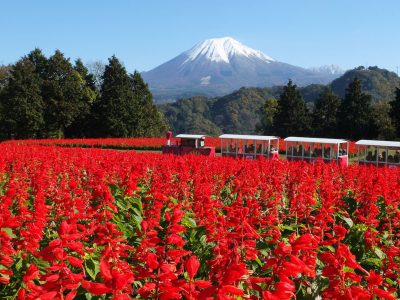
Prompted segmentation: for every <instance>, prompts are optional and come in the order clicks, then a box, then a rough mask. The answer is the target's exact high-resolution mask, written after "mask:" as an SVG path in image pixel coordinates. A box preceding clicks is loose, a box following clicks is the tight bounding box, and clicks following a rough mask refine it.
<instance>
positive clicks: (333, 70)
mask: <svg viewBox="0 0 400 300" xmlns="http://www.w3.org/2000/svg"><path fill="white" fill-rule="evenodd" d="M310 70H311V71H313V72H317V73H327V74H332V75H339V76H340V75H343V74H344V72H345V70H343V69H342V68H341V67H340V66H338V65H324V66H319V67H312V68H310Z"/></svg>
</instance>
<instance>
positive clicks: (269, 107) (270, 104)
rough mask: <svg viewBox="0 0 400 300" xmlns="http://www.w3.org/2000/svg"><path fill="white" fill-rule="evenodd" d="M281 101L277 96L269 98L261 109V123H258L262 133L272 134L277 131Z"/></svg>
mask: <svg viewBox="0 0 400 300" xmlns="http://www.w3.org/2000/svg"><path fill="white" fill-rule="evenodd" d="M278 109H279V103H278V100H276V99H275V98H268V99H267V101H265V104H264V106H263V108H262V110H261V123H260V124H258V125H257V128H258V131H259V132H261V133H262V134H266V135H271V134H273V133H275V125H276V124H275V117H276V114H277V113H278Z"/></svg>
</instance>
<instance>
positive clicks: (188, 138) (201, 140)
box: [162, 131, 215, 157]
mask: <svg viewBox="0 0 400 300" xmlns="http://www.w3.org/2000/svg"><path fill="white" fill-rule="evenodd" d="M171 137H172V132H170V131H168V132H167V134H166V138H167V143H166V145H164V146H163V147H162V153H169V154H175V155H185V154H200V155H205V156H211V157H215V147H206V146H205V138H206V136H205V135H201V134H178V135H177V136H176V138H179V139H180V140H179V141H177V142H176V143H175V144H171Z"/></svg>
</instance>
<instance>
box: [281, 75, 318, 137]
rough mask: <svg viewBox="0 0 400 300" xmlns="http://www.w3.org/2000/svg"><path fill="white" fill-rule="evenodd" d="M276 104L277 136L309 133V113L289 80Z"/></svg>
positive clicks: (295, 87)
mask: <svg viewBox="0 0 400 300" xmlns="http://www.w3.org/2000/svg"><path fill="white" fill-rule="evenodd" d="M278 104H279V105H278V112H277V114H276V118H275V125H276V132H277V134H278V135H279V136H282V137H287V136H289V135H304V134H309V133H310V115H309V112H308V109H307V106H306V103H305V102H304V99H303V97H302V96H301V95H300V92H299V91H298V89H297V86H296V85H294V84H293V83H292V81H291V80H289V82H288V84H287V85H286V86H285V87H284V88H283V92H282V94H281V95H280V97H279V103H278Z"/></svg>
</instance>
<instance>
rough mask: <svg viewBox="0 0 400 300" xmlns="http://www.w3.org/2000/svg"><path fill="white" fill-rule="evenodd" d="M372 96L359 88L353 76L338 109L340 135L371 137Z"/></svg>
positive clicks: (359, 85)
mask: <svg viewBox="0 0 400 300" xmlns="http://www.w3.org/2000/svg"><path fill="white" fill-rule="evenodd" d="M371 102H372V97H371V96H370V95H368V94H366V93H363V92H362V90H361V81H360V80H358V79H357V78H355V79H354V80H353V81H352V82H351V83H350V84H349V86H348V87H347V89H346V95H345V97H344V99H343V101H342V104H341V109H340V122H339V129H340V132H341V135H342V137H344V138H349V139H353V140H358V139H361V138H372V137H373V119H372V109H371Z"/></svg>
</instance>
